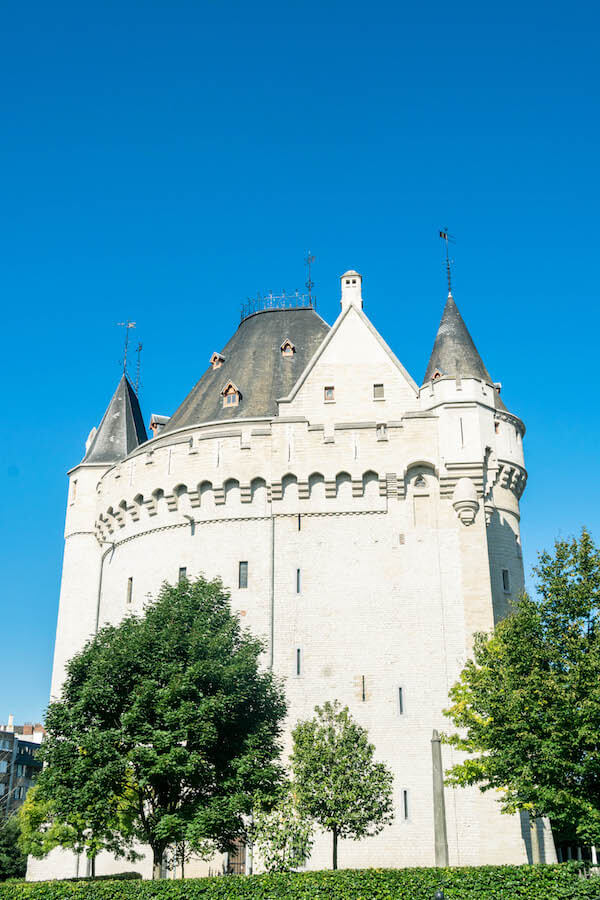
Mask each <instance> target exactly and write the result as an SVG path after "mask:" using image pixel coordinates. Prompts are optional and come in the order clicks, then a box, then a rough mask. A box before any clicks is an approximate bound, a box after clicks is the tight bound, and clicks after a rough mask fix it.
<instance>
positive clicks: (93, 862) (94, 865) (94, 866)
mask: <svg viewBox="0 0 600 900" xmlns="http://www.w3.org/2000/svg"><path fill="white" fill-rule="evenodd" d="M90 868H91V871H90V874H91V876H92V878H95V877H96V857H95V856H92V865H91V867H90Z"/></svg>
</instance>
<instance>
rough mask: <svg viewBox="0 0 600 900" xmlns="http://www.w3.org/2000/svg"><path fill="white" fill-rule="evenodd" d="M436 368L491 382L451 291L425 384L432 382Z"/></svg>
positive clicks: (448, 373)
mask: <svg viewBox="0 0 600 900" xmlns="http://www.w3.org/2000/svg"><path fill="white" fill-rule="evenodd" d="M436 371H438V372H440V373H441V374H442V375H453V376H454V375H460V376H461V377H462V378H482V379H483V380H484V381H488V382H489V383H490V384H491V383H492V379H491V376H490V373H489V372H488V370H487V369H486V367H485V366H484V364H483V361H482V359H481V357H480V355H479V353H478V352H477V348H476V346H475V344H474V343H473V338H472V337H471V335H470V334H469V331H468V329H467V326H466V325H465V323H464V321H463V317H462V316H461V314H460V313H459V311H458V306H457V305H456V303H455V302H454V297H453V296H452V294H448V299H447V301H446V306H445V307H444V313H443V315H442V321H441V322H440V327H439V328H438V332H437V335H436V337H435V342H434V344H433V350H432V351H431V356H430V358H429V365H428V366H427V371H426V372H425V378H424V379H423V383H425V382H426V381H431V379H432V378H433V376H434V374H435V372H436Z"/></svg>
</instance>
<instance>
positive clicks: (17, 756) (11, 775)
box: [0, 716, 44, 819]
mask: <svg viewBox="0 0 600 900" xmlns="http://www.w3.org/2000/svg"><path fill="white" fill-rule="evenodd" d="M43 735H44V728H43V726H42V725H40V724H39V723H38V724H36V725H32V724H31V723H28V724H25V725H15V724H14V723H13V717H12V716H9V717H8V722H7V724H6V725H0V818H2V819H8V818H9V817H10V816H11V815H13V814H14V813H15V812H17V810H18V809H19V807H20V806H22V804H23V801H24V800H25V796H26V794H27V791H28V790H29V788H30V787H31V785H32V784H33V781H34V779H35V776H36V774H37V773H38V772H39V771H40V769H41V768H42V764H41V762H39V761H38V760H37V759H36V753H37V751H38V750H39V746H40V743H41V741H42V737H43Z"/></svg>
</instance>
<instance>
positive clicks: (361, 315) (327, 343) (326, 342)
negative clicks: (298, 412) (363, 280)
mask: <svg viewBox="0 0 600 900" xmlns="http://www.w3.org/2000/svg"><path fill="white" fill-rule="evenodd" d="M352 313H354V314H356V315H357V316H358V317H359V319H360V320H361V321H362V323H363V324H364V325H366V327H367V328H368V330H369V331H370V332H371V334H372V335H373V337H374V338H375V340H376V341H377V343H378V344H379V345H380V347H381V348H382V349H383V350H384V351H385V353H386V354H387V355H388V357H389V358H390V360H391V362H392V363H393V364H394V366H395V367H396V368H397V369H398V371H399V372H400V374H401V375H402V376H403V378H404V379H405V381H406V382H407V384H408V385H409V387H410V388H411V390H412V391H414V394H415V397H418V396H419V388H418V385H417V383H416V381H415V380H414V378H413V377H412V376H411V375H410V373H409V372H408V371H407V370H406V369H405V368H404V366H403V365H402V363H401V362H400V360H399V359H398V357H397V356H396V354H395V353H394V352H393V350H392V349H391V348H390V347H389V346H388V344H387V343H386V342H385V341H384V339H383V338H382V337H381V335H380V334H379V332H378V331H377V329H376V328H375V326H374V325H373V324H372V322H371V321H370V320H369V318H368V317H367V316H366V315H365V314H364V312H363V311H362V309H359V308H358V307H357V306H354V305H350V306H348V307H347V308H346V309H345V310H343V311H342V312H341V313H340V315H339V316H338V318H337V320H336V321H335V322H334V324H333V325H332V327H331V329H330V331H329V333H328V334H327V336H326V337H325V340H324V341H323V343H322V344H320V346H319V348H318V350H317V351H316V353H315V354H314V355H313V357H312V359H311V360H310V361H309V363H308V365H307V366H306V368H305V369H304V371H303V372H302V374H301V375H300V377H299V378H298V380H297V381H296V383H295V385H294V387H293V388H292V390H291V391H290V393H289V394H288V395H287V397H280V398H278V400H277V402H278V403H291V402H292V401H293V400H294V398H295V397H296V395H297V394H298V391H299V390H300V388H301V387H302V385H303V384H304V383H305V381H306V379H307V378H308V376H309V375H310V374H311V372H312V371H313V369H314V368H315V366H316V365H317V363H318V362H319V360H320V359H321V357H322V356H323V354H324V353H325V351H326V350H327V348H328V347H329V346H330V344H331V342H332V341H333V340H335V336H336V334H337V333H338V331H339V330H340V327H341V325H342V323H343V322H344V321H345V320H346V317H347V316H349V315H351V314H352Z"/></svg>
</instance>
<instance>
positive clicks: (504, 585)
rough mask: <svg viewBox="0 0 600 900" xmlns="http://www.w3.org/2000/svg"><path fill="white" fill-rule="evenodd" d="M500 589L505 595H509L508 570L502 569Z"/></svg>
mask: <svg viewBox="0 0 600 900" xmlns="http://www.w3.org/2000/svg"><path fill="white" fill-rule="evenodd" d="M502 589H503V591H504V593H505V594H509V593H510V573H509V571H508V569H502Z"/></svg>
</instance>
